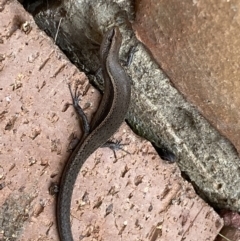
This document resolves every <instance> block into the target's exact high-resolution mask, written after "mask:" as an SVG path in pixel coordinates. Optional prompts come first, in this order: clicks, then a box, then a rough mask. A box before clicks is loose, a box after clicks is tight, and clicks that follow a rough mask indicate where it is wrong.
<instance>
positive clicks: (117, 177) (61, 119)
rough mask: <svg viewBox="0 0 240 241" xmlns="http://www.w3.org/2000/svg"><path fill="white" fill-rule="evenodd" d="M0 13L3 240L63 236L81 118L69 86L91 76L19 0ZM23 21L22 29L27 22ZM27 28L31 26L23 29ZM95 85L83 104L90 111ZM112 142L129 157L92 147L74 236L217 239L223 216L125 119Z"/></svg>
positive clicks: (77, 200) (76, 200)
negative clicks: (60, 205)
mask: <svg viewBox="0 0 240 241" xmlns="http://www.w3.org/2000/svg"><path fill="white" fill-rule="evenodd" d="M1 5H2V11H1V12H0V16H1V21H0V40H1V43H0V56H1V61H0V64H1V65H0V66H1V72H0V78H1V81H0V103H1V107H0V108H1V109H0V119H1V122H0V126H1V128H0V187H1V190H0V192H1V195H0V235H1V236H0V239H4V237H5V238H6V237H7V238H14V239H16V240H58V236H57V229H56V220H55V205H56V196H51V195H50V194H49V191H48V188H49V186H50V185H51V183H55V182H56V183H57V182H58V181H59V178H60V176H61V171H62V169H63V167H64V163H65V162H66V161H67V157H68V156H69V152H67V147H68V144H69V142H70V141H71V139H72V137H73V134H74V133H77V135H79V131H78V129H79V124H78V120H77V118H76V115H75V113H74V110H73V109H72V107H71V106H70V107H69V108H66V104H67V102H70V94H69V90H68V87H67V82H68V81H69V82H74V81H76V82H77V83H78V84H79V89H80V91H81V92H83V91H84V89H85V88H86V85H87V84H88V81H87V79H86V77H85V75H84V74H82V73H80V72H79V71H78V70H77V69H76V68H75V66H73V65H72V64H70V62H69V61H68V60H67V59H66V57H65V56H64V55H63V54H62V53H61V51H59V49H58V48H57V47H56V46H54V44H53V41H52V40H51V39H49V38H48V37H46V35H45V34H44V33H43V32H41V31H39V29H38V28H37V27H36V25H35V24H34V21H33V19H32V18H31V17H30V16H29V15H28V14H26V13H25V12H24V10H23V9H22V7H21V6H20V5H19V4H18V3H17V2H16V1H11V2H7V3H6V4H5V5H4V4H3V2H2V4H1ZM23 24H24V26H23ZM26 29H27V30H26ZM98 100H99V94H98V92H97V91H95V90H94V89H93V88H92V87H91V88H90V89H89V91H88V93H87V95H86V96H84V98H83V100H82V102H81V104H82V106H89V104H90V107H89V108H87V110H86V112H87V114H88V116H89V117H91V116H92V114H93V113H94V110H95V109H96V107H97V103H98ZM115 138H117V139H119V138H120V139H122V140H123V143H129V145H127V146H125V148H126V150H127V151H128V152H130V153H131V154H126V153H125V152H123V151H119V152H117V158H116V159H115V158H114V155H113V153H112V152H111V151H110V150H108V149H106V148H104V149H99V150H98V151H97V152H95V153H93V154H92V155H91V157H90V158H89V159H88V160H87V162H86V164H85V165H84V167H83V169H82V170H81V172H80V174H79V177H78V180H77V182H76V185H75V190H74V195H73V201H72V210H71V220H72V229H73V234H74V237H75V240H122V239H123V240H151V241H155V240H191V241H194V240H209V241H210V240H214V238H215V237H216V235H217V233H218V232H219V230H220V229H221V226H222V220H221V219H220V218H219V216H218V215H217V214H216V213H215V212H214V211H213V209H212V208H211V207H209V206H208V205H207V204H205V203H204V202H203V201H202V200H201V199H200V198H199V197H198V196H197V195H196V194H195V192H194V191H193V189H192V187H191V186H190V185H189V184H188V183H187V182H186V181H184V180H183V179H182V178H181V175H180V172H179V170H178V168H177V166H176V165H175V164H173V165H170V164H168V163H166V162H164V161H162V160H161V159H160V158H159V157H158V156H157V154H156V152H155V151H154V150H153V148H152V147H151V145H150V144H149V143H147V142H146V141H144V140H141V138H139V137H137V136H136V135H134V134H133V133H132V132H131V130H130V129H129V128H128V127H127V126H126V125H125V124H124V125H123V126H122V128H121V130H120V131H119V132H118V133H117V134H116V136H115Z"/></svg>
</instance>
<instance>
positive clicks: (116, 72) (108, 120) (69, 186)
mask: <svg viewBox="0 0 240 241" xmlns="http://www.w3.org/2000/svg"><path fill="white" fill-rule="evenodd" d="M121 42H122V37H121V34H120V31H119V29H118V28H117V27H114V28H112V29H110V30H109V31H108V32H107V33H106V34H105V36H104V38H103V41H102V44H101V48H100V57H101V64H102V70H103V77H104V94H103V97H102V100H101V103H100V105H99V108H98V110H97V112H96V114H95V116H94V118H93V120H92V122H91V125H90V131H89V134H88V135H86V136H84V138H83V139H82V141H81V142H80V143H79V145H78V146H77V148H76V149H75V150H74V152H73V153H72V155H71V156H70V159H69V160H68V162H67V164H66V166H65V168H64V171H63V174H62V177H61V181H60V186H59V188H60V189H59V193H58V201H57V224H58V232H59V236H60V240H61V241H73V237H72V232H71V224H70V207H71V199H72V193H73V186H74V183H75V181H76V178H77V176H78V173H79V171H80V169H81V167H82V166H83V164H84V162H85V161H86V159H87V158H88V157H89V156H90V154H92V153H93V152H94V151H95V150H96V149H97V148H99V147H100V146H102V145H103V144H104V143H106V142H107V140H108V139H109V138H110V137H111V136H112V135H113V134H114V133H115V132H116V131H117V129H118V128H119V127H120V125H121V123H122V122H123V120H124V118H125V115H126V113H127V110H128V107H129V103H130V96H131V84H130V79H129V77H128V76H127V74H126V73H125V71H124V69H123V68H122V66H121V65H120V63H119V49H120V46H121Z"/></svg>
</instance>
